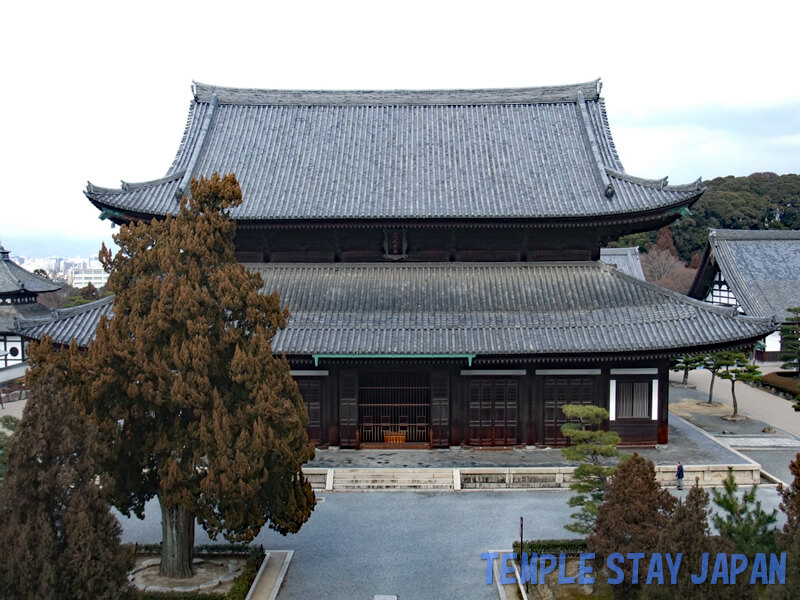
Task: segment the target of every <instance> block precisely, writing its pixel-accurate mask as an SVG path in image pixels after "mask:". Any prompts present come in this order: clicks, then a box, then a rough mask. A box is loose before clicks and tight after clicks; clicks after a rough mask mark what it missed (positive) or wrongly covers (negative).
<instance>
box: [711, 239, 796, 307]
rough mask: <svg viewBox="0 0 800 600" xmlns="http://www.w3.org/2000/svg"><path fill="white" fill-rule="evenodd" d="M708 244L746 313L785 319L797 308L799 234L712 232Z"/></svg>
mask: <svg viewBox="0 0 800 600" xmlns="http://www.w3.org/2000/svg"><path fill="white" fill-rule="evenodd" d="M708 242H709V244H710V246H711V250H712V252H713V254H714V257H715V258H716V261H717V264H718V265H719V269H720V271H721V272H722V276H723V277H724V278H725V281H726V282H727V283H728V286H729V287H730V288H731V290H732V291H733V293H734V295H735V296H736V299H737V300H738V301H739V304H741V306H742V309H743V310H744V311H745V313H746V314H748V315H754V316H764V317H767V316H772V315H777V317H778V319H779V320H785V319H786V318H787V317H788V316H789V313H788V311H787V310H786V309H788V308H792V307H795V306H800V231H749V230H730V229H712V230H711V232H710V233H709V237H708Z"/></svg>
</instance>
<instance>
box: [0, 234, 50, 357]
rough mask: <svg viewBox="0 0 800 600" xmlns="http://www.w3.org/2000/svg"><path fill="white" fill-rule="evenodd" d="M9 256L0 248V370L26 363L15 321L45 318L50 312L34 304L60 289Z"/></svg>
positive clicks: (22, 338)
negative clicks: (41, 296)
mask: <svg viewBox="0 0 800 600" xmlns="http://www.w3.org/2000/svg"><path fill="white" fill-rule="evenodd" d="M9 254H10V253H9V252H8V251H7V250H6V249H5V248H3V247H2V246H0V369H2V368H6V367H11V366H14V365H18V364H20V363H22V362H24V361H25V360H27V358H28V357H27V352H26V348H27V340H26V338H25V337H24V336H22V335H21V334H20V332H19V327H18V321H19V320H20V319H28V318H33V317H39V316H43V315H47V314H48V313H49V312H50V311H49V309H48V308H47V307H45V306H43V305H41V304H39V303H38V302H37V301H36V299H37V297H38V295H39V294H42V293H45V292H55V291H57V290H60V289H61V286H60V285H59V284H57V283H53V282H52V281H50V280H49V279H47V278H45V277H40V276H39V275H34V274H33V273H29V272H28V271H26V270H25V269H23V268H22V267H20V266H19V265H18V264H17V263H15V262H14V261H12V260H11V258H10V257H9Z"/></svg>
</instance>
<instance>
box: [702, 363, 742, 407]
mask: <svg viewBox="0 0 800 600" xmlns="http://www.w3.org/2000/svg"><path fill="white" fill-rule="evenodd" d="M730 354H731V353H730V352H715V353H714V354H709V355H708V356H706V357H705V359H704V360H703V368H704V369H707V370H708V371H709V372H710V373H711V383H710V384H709V386H708V403H709V404H711V403H712V401H713V399H714V382H715V381H716V379H717V374H718V373H719V372H720V370H722V369H723V368H725V367H726V366H731V365H734V364H736V360H735V359H733V358H731V356H730Z"/></svg>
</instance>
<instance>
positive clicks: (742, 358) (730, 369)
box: [718, 352, 761, 417]
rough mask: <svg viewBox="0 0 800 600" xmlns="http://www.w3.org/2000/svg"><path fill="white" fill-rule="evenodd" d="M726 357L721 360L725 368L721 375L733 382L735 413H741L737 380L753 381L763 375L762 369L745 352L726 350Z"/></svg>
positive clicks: (734, 415)
mask: <svg viewBox="0 0 800 600" xmlns="http://www.w3.org/2000/svg"><path fill="white" fill-rule="evenodd" d="M723 354H724V358H722V359H721V360H720V362H719V364H720V365H722V367H723V370H721V371H720V372H719V374H718V375H719V377H721V378H722V379H727V380H728V381H730V382H731V398H732V400H733V415H731V416H732V417H737V416H738V415H739V403H738V402H737V401H736V382H737V381H743V382H744V383H752V382H753V381H757V380H758V379H759V377H761V370H760V369H759V368H758V367H757V366H756V365H752V364H750V361H748V360H747V356H746V355H745V354H744V352H725V353H723Z"/></svg>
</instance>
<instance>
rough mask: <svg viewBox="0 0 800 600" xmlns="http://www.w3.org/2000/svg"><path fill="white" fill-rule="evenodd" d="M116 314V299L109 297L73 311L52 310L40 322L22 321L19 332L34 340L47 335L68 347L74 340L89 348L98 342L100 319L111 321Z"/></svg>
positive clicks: (18, 328) (18, 322)
mask: <svg viewBox="0 0 800 600" xmlns="http://www.w3.org/2000/svg"><path fill="white" fill-rule="evenodd" d="M113 312H114V296H106V297H105V298H100V299H99V300H95V301H94V302H88V303H86V304H82V305H80V306H75V307H73V308H60V309H55V310H51V311H49V312H48V313H47V314H46V315H41V316H39V317H38V318H27V319H20V320H19V321H17V331H19V332H20V333H21V334H23V335H25V336H26V337H29V338H32V339H39V338H40V337H42V336H43V335H47V336H49V337H50V338H52V340H53V343H55V344H61V345H64V346H66V345H68V344H70V343H71V342H72V340H73V339H74V340H75V342H76V343H77V344H78V346H81V347H82V348H85V347H87V346H88V345H89V342H91V341H92V340H93V339H94V335H95V331H96V330H97V325H98V324H99V323H100V317H102V316H107V317H110V316H111V315H112V313H113Z"/></svg>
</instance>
